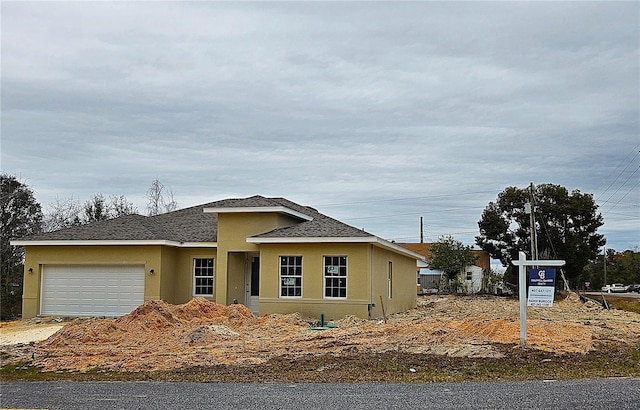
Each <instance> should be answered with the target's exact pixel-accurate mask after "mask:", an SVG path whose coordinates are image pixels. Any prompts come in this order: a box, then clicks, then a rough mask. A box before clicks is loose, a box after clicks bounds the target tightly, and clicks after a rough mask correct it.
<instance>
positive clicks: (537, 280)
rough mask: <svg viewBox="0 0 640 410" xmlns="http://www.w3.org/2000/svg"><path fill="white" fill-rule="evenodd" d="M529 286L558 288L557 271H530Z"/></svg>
mask: <svg viewBox="0 0 640 410" xmlns="http://www.w3.org/2000/svg"><path fill="white" fill-rule="evenodd" d="M529 286H553V287H555V286H556V270H555V269H529Z"/></svg>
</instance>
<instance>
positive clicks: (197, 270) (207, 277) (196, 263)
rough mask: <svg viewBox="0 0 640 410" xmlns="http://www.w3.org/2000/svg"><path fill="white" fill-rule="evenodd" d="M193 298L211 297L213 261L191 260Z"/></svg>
mask: <svg viewBox="0 0 640 410" xmlns="http://www.w3.org/2000/svg"><path fill="white" fill-rule="evenodd" d="M193 296H213V259H212V258H196V259H194V260H193Z"/></svg>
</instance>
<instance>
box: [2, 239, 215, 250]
mask: <svg viewBox="0 0 640 410" xmlns="http://www.w3.org/2000/svg"><path fill="white" fill-rule="evenodd" d="M10 244H11V245H13V246H172V247H176V248H217V247H218V243H217V242H176V241H167V240H155V241H144V240H50V241H46V240H40V241H25V240H15V241H11V242H10Z"/></svg>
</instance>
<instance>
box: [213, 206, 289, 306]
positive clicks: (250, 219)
mask: <svg viewBox="0 0 640 410" xmlns="http://www.w3.org/2000/svg"><path fill="white" fill-rule="evenodd" d="M296 222H297V220H295V219H293V218H291V217H287V216H286V215H281V214H277V213H255V212H247V213H221V214H218V252H217V254H218V258H217V259H216V272H217V274H216V277H215V287H216V302H217V303H220V304H223V305H227V304H230V303H232V302H233V300H234V299H238V300H239V301H242V300H244V299H242V298H243V297H244V296H243V295H244V290H243V291H242V293H241V295H240V298H238V290H237V289H236V288H237V284H238V283H239V282H240V281H243V282H242V283H243V284H242V288H244V264H243V265H242V269H239V265H238V263H237V261H233V262H232V263H231V265H230V264H229V256H228V255H229V253H230V252H258V250H259V248H258V245H256V244H253V243H247V237H249V236H253V235H257V234H260V233H265V232H269V231H271V230H273V229H275V228H280V227H284V226H291V225H293V224H294V223H296ZM232 258H233V257H232Z"/></svg>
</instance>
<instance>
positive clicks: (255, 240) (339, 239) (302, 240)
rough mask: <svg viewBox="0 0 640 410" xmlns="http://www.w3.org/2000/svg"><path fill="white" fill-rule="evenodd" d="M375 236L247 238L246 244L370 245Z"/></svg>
mask: <svg viewBox="0 0 640 410" xmlns="http://www.w3.org/2000/svg"><path fill="white" fill-rule="evenodd" d="M375 240H376V237H375V236H361V237H360V236H359V237H353V236H345V237H342V236H327V237H324V236H313V237H292V238H273V237H272V238H255V237H249V238H247V242H248V243H256V244H261V243H371V242H375Z"/></svg>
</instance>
